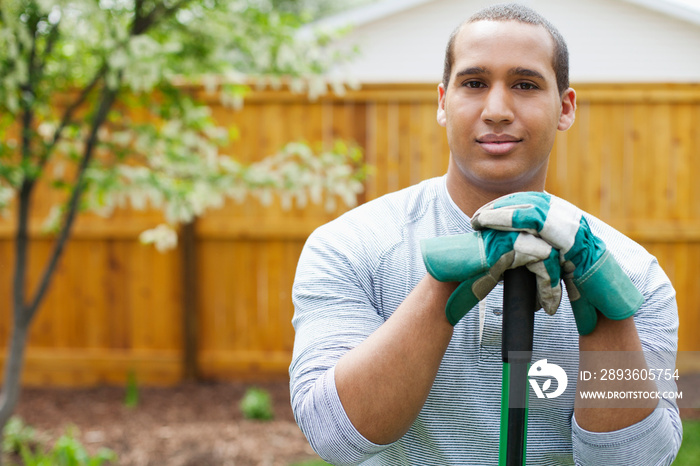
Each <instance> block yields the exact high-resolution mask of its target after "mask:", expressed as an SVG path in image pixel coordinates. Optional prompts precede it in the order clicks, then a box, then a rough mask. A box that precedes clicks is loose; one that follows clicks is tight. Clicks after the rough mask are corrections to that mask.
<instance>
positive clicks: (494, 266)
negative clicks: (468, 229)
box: [421, 229, 561, 325]
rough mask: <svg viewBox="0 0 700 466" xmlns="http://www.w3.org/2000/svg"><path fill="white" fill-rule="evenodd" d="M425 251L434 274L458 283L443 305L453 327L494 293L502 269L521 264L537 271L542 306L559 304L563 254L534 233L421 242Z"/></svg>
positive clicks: (485, 234)
mask: <svg viewBox="0 0 700 466" xmlns="http://www.w3.org/2000/svg"><path fill="white" fill-rule="evenodd" d="M421 251H422V253H423V262H424V263H425V267H426V269H427V271H428V273H429V274H430V275H431V276H432V277H433V278H435V279H436V280H438V281H441V282H459V283H460V285H459V286H458V287H457V289H456V290H455V291H454V292H453V293H452V295H451V296H450V298H449V300H448V302H447V306H446V308H445V315H446V316H447V320H448V321H449V322H450V324H452V325H455V324H456V323H457V322H459V320H460V319H461V318H462V317H464V315H465V314H466V313H467V312H469V310H470V309H471V308H473V307H474V306H476V304H477V303H478V302H479V301H481V300H482V299H484V298H485V297H486V296H487V295H488V294H489V293H490V292H491V290H492V289H493V288H494V287H495V286H496V284H497V283H498V281H499V280H500V279H501V278H502V276H503V272H505V271H506V270H508V269H514V268H516V267H520V266H527V268H528V269H529V270H530V271H532V272H534V273H535V275H537V288H538V289H537V294H538V299H539V301H540V304H541V305H542V307H543V308H544V310H545V311H546V312H547V313H548V314H554V313H555V312H556V310H557V308H558V307H559V303H560V301H561V285H560V277H561V269H560V265H559V252H558V251H557V250H556V249H553V248H552V246H551V245H549V244H548V243H547V242H545V241H544V240H542V239H541V238H538V237H536V236H534V235H531V234H529V233H524V232H505V231H497V230H489V229H486V230H483V231H478V232H474V233H466V234H462V235H454V236H441V237H437V238H430V239H426V240H423V241H421Z"/></svg>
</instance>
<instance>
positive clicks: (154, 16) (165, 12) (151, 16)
mask: <svg viewBox="0 0 700 466" xmlns="http://www.w3.org/2000/svg"><path fill="white" fill-rule="evenodd" d="M191 1H192V0H180V1H178V2H177V3H175V4H174V5H173V6H171V7H170V8H167V7H165V5H164V4H163V3H159V4H158V5H156V6H155V7H153V9H152V10H151V11H149V12H148V14H147V15H146V16H139V15H136V17H135V18H134V22H133V23H132V25H131V35H132V36H138V35H140V34H143V33H144V32H146V31H147V30H148V29H149V28H150V27H151V26H153V25H154V24H155V23H157V22H158V21H162V20H163V19H165V18H167V17H168V16H170V15H172V14H174V13H175V12H176V11H178V10H179V9H181V8H183V7H184V6H185V5H187V4H188V3H189V2H191Z"/></svg>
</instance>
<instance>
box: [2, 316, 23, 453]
mask: <svg viewBox="0 0 700 466" xmlns="http://www.w3.org/2000/svg"><path fill="white" fill-rule="evenodd" d="M28 328H29V326H28V325H22V324H20V323H16V324H15V325H14V326H13V330H12V336H11V339H10V345H9V347H8V352H7V357H6V359H5V374H4V378H3V380H4V384H3V386H2V393H1V394H0V432H2V431H3V430H4V429H5V425H6V424H7V421H8V420H9V419H10V417H11V416H12V413H13V412H14V410H15V407H16V406H17V402H18V401H19V393H20V386H21V383H20V382H21V379H22V367H23V365H24V350H25V348H26V346H27V334H28ZM2 463H3V458H2V455H1V454H0V466H2Z"/></svg>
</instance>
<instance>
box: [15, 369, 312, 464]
mask: <svg viewBox="0 0 700 466" xmlns="http://www.w3.org/2000/svg"><path fill="white" fill-rule="evenodd" d="M250 386H251V385H250V384H243V383H197V384H194V383H186V384H182V385H179V386H175V387H167V388H141V389H140V390H139V403H138V405H137V406H136V407H134V408H128V407H127V406H126V405H125V403H124V400H125V389H124V388H120V387H98V388H90V389H56V388H26V389H24V391H23V392H22V395H21V399H20V403H19V406H18V409H17V410H16V413H17V414H18V415H19V416H20V417H21V418H22V419H23V420H24V422H25V423H26V424H28V425H30V426H32V427H33V428H35V429H36V430H37V431H41V432H45V433H47V435H48V436H49V437H50V438H51V439H55V438H57V437H58V436H60V435H61V434H63V433H65V431H66V428H67V427H68V426H69V425H74V426H75V427H77V428H78V429H79V438H80V439H81V440H82V442H83V445H85V446H86V448H87V449H88V450H89V451H90V452H91V453H94V452H96V451H97V450H98V449H99V448H100V447H107V448H109V449H111V450H113V451H115V452H116V453H117V454H118V456H119V464H120V465H126V466H137V465H138V466H155V465H158V466H163V465H168V466H186V465H187V466H195V465H197V466H207V465H212V466H213V465H217V466H223V465H236V466H252V465H255V466H259V465H266V466H287V465H289V464H290V463H294V462H297V461H302V460H307V459H312V458H318V457H317V456H316V455H315V454H314V453H313V450H311V447H310V446H309V445H308V442H307V441H306V438H305V437H304V435H303V434H302V433H301V431H300V430H299V427H298V426H297V425H296V423H295V422H294V418H293V416H292V410H291V407H290V404H289V388H288V384H287V383H286V382H279V383H261V384H255V386H256V387H259V388H264V389H266V390H268V391H269V392H270V394H271V395H272V399H273V406H274V413H275V418H274V420H271V421H253V420H247V419H244V418H243V415H242V413H241V411H240V408H239V403H240V400H241V398H242V397H243V394H244V393H245V390H246V389H247V388H248V387H250Z"/></svg>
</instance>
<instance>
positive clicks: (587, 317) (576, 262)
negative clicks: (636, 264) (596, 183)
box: [472, 192, 644, 335]
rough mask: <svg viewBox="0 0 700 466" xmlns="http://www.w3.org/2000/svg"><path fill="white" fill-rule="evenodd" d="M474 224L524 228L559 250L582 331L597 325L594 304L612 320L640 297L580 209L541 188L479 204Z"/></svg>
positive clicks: (639, 302) (635, 305)
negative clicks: (481, 205) (544, 191)
mask: <svg viewBox="0 0 700 466" xmlns="http://www.w3.org/2000/svg"><path fill="white" fill-rule="evenodd" d="M472 225H473V226H474V228H476V229H481V228H493V229H498V230H504V231H521V232H529V233H532V234H535V235H538V236H540V237H541V238H542V239H544V240H545V241H546V242H548V243H549V244H551V245H552V246H553V247H554V248H555V249H557V250H559V253H560V258H559V261H560V264H561V270H562V276H563V279H564V283H565V285H566V290H567V292H568V294H569V300H570V301H571V307H572V309H573V311H574V318H575V319H576V326H577V328H578V332H579V334H581V335H588V334H589V333H591V332H592V331H593V330H594V329H595V326H596V322H597V317H596V309H597V310H599V311H600V312H602V313H603V315H605V316H606V317H608V318H610V319H614V320H622V319H626V318H628V317H630V316H632V315H634V313H635V312H637V309H639V307H640V306H641V305H642V303H643V302H644V297H643V296H642V294H641V293H640V292H639V291H638V290H637V288H636V287H635V286H634V284H633V283H632V281H631V280H630V278H629V277H628V276H627V275H626V274H625V272H624V271H623V270H622V268H621V267H620V265H619V264H618V263H617V261H616V260H615V259H614V258H613V256H612V255H611V254H610V252H609V251H607V250H606V248H605V243H604V242H603V241H602V240H601V239H600V238H598V237H596V236H595V235H594V234H593V233H592V232H591V230H590V228H589V227H588V222H586V219H585V218H584V217H583V212H582V211H581V210H580V209H578V208H577V207H575V206H574V205H572V204H569V203H568V202H565V201H563V200H561V199H558V198H555V197H553V196H551V195H549V194H546V193H541V192H527V193H515V194H510V195H508V196H504V197H501V198H499V199H496V200H495V201H492V202H490V203H488V204H486V205H485V206H483V207H481V208H480V209H479V210H478V211H477V212H476V213H475V214H474V216H473V217H472Z"/></svg>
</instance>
